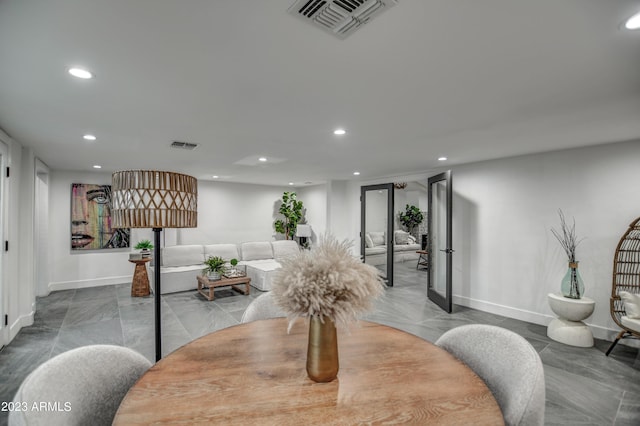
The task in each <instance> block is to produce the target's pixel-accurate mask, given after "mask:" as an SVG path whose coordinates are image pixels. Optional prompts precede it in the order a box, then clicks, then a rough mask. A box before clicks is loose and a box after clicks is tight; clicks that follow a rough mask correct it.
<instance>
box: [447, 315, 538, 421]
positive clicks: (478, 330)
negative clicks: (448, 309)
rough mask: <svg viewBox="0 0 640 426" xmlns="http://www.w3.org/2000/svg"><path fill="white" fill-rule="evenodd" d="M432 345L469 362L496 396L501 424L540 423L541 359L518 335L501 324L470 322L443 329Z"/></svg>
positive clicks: (467, 363)
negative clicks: (502, 418) (497, 325)
mask: <svg viewBox="0 0 640 426" xmlns="http://www.w3.org/2000/svg"><path fill="white" fill-rule="evenodd" d="M436 345H438V346H440V347H441V348H443V349H445V350H446V351H447V352H449V353H451V354H452V355H453V356H455V357H456V358H458V359H459V360H460V361H462V362H463V363H465V364H466V365H467V366H469V367H470V368H471V369H472V370H473V371H474V372H475V373H476V374H477V375H478V376H480V378H481V379H482V380H484V382H485V383H486V384H487V386H488V387H489V389H490V390H491V392H492V393H493V396H494V397H495V398H496V401H497V402H498V405H499V406H500V409H501V410H502V416H503V417H504V421H505V424H506V425H508V426H510V425H520V426H529V425H542V424H544V405H545V383H544V371H543V368H542V361H541V360H540V356H539V355H538V353H537V352H536V350H535V349H534V348H533V346H531V344H530V343H529V342H527V341H526V340H525V339H524V338H523V337H522V336H520V335H518V334H516V333H514V332H512V331H510V330H506V329H504V328H501V327H495V326H491V325H482V324H471V325H463V326H460V327H456V328H454V329H452V330H449V331H447V332H446V333H444V334H443V335H442V336H441V337H440V338H439V339H438V340H437V341H436Z"/></svg>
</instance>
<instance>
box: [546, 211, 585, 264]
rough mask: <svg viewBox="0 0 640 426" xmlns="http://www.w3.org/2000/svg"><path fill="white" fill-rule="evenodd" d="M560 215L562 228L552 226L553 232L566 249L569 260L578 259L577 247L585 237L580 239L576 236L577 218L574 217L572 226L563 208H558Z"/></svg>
mask: <svg viewBox="0 0 640 426" xmlns="http://www.w3.org/2000/svg"><path fill="white" fill-rule="evenodd" d="M558 215H559V216H560V230H561V232H559V231H557V230H556V229H553V228H551V233H552V234H553V235H554V237H556V239H557V240H558V241H559V242H560V245H561V246H562V248H563V249H564V251H565V253H567V258H568V259H569V262H575V261H576V247H578V245H579V244H580V242H582V240H584V238H581V239H578V237H577V236H576V220H575V218H572V219H573V223H572V224H571V226H569V224H568V223H567V220H566V219H565V217H564V213H563V212H562V210H561V209H558Z"/></svg>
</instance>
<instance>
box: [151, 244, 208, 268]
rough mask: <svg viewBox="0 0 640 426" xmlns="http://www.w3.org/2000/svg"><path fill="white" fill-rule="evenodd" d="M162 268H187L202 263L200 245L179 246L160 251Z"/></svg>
mask: <svg viewBox="0 0 640 426" xmlns="http://www.w3.org/2000/svg"><path fill="white" fill-rule="evenodd" d="M160 257H161V259H162V266H187V265H199V264H201V263H204V251H203V248H202V246H201V245H199V244H198V245H179V246H170V247H165V248H163V249H162V254H161V256H160Z"/></svg>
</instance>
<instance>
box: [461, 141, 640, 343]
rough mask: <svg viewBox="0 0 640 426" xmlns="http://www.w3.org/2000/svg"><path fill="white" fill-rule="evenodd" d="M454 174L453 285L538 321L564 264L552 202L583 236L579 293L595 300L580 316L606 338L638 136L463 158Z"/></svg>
mask: <svg viewBox="0 0 640 426" xmlns="http://www.w3.org/2000/svg"><path fill="white" fill-rule="evenodd" d="M453 176H454V177H453V179H454V181H453V187H454V188H455V194H456V196H455V198H454V203H455V204H456V205H455V206H454V211H455V212H456V213H455V222H454V223H455V225H454V226H455V228H454V230H455V231H454V232H456V236H455V237H454V239H455V242H456V246H457V248H458V252H457V253H456V256H454V259H455V262H454V293H455V294H456V295H457V296H458V297H459V298H460V299H461V300H462V301H464V303H465V304H467V305H469V306H477V307H479V308H481V309H485V310H491V311H494V312H497V313H501V312H503V313H505V314H509V315H510V316H511V315H513V316H516V317H519V318H522V319H526V320H529V321H533V322H537V323H543V324H546V323H547V322H548V320H549V318H551V316H552V315H553V313H552V312H551V310H550V308H549V306H548V303H547V294H548V293H550V292H557V291H559V289H560V281H561V279H562V277H563V276H564V274H565V272H566V269H567V262H566V256H565V254H564V252H563V251H562V249H561V247H560V244H559V243H558V242H557V240H555V238H554V237H553V236H552V234H551V232H550V229H551V228H552V227H554V228H556V229H557V228H558V226H559V219H558V214H557V210H558V209H559V208H560V209H562V210H563V211H564V213H565V215H566V216H567V217H569V218H571V217H574V218H575V221H576V231H577V234H578V236H579V237H585V240H584V241H583V242H582V243H581V244H580V246H578V249H577V255H576V257H577V258H578V260H579V261H580V273H581V275H582V277H583V279H584V281H585V287H586V290H585V295H586V296H587V297H590V298H592V299H594V300H595V301H596V308H595V312H594V314H593V315H592V316H591V317H590V318H589V319H588V320H587V322H588V323H590V324H591V325H594V326H596V327H599V329H596V330H594V332H596V333H597V335H598V336H599V337H608V338H611V334H610V333H605V329H607V328H609V329H615V328H616V327H615V325H614V323H613V321H612V320H611V318H610V314H609V296H610V293H611V273H612V262H613V254H614V251H615V247H616V245H617V243H618V241H619V239H620V237H621V236H622V234H623V233H624V232H625V231H626V229H627V227H628V225H629V224H630V223H631V221H632V220H633V219H635V218H637V217H638V216H640V185H638V182H640V142H637V141H636V142H628V143H619V144H607V145H601V146H596V147H589V148H583V149H573V150H564V151H558V152H554V153H546V154H538V155H528V156H522V157H516V158H510V159H505V160H495V161H488V162H483V163H476V164H469V165H466V166H460V167H455V168H453ZM504 307H506V308H504Z"/></svg>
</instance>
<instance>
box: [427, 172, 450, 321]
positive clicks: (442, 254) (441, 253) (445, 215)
mask: <svg viewBox="0 0 640 426" xmlns="http://www.w3.org/2000/svg"><path fill="white" fill-rule="evenodd" d="M428 186H429V195H428V197H429V198H428V203H429V213H428V217H429V221H428V239H427V242H428V243H427V252H428V257H429V274H428V278H427V296H428V297H429V299H430V300H431V301H433V302H434V303H435V304H437V305H438V306H440V307H441V308H442V309H443V310H445V311H446V312H449V313H450V312H451V310H452V302H451V265H452V256H453V252H454V250H453V248H452V247H451V246H452V224H451V209H452V204H453V203H452V198H453V197H452V192H453V191H452V187H451V171H450V170H448V171H446V172H444V173H440V174H439V175H436V176H432V177H430V178H429V184H428Z"/></svg>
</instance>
